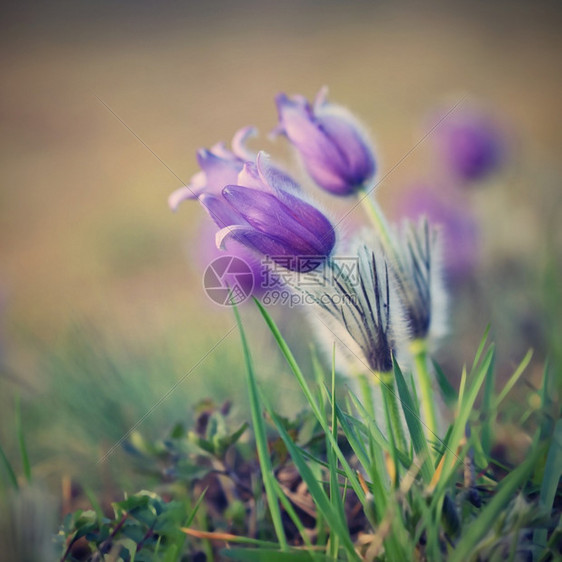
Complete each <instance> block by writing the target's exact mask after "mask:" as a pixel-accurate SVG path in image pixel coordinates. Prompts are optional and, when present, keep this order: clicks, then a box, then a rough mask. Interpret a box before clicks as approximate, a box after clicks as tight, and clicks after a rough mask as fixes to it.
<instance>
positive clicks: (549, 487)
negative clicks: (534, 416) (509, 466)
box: [533, 420, 562, 547]
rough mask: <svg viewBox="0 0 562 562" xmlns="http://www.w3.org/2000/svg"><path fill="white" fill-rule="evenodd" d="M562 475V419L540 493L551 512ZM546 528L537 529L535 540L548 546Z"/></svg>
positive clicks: (540, 499) (549, 453)
mask: <svg viewBox="0 0 562 562" xmlns="http://www.w3.org/2000/svg"><path fill="white" fill-rule="evenodd" d="M561 476H562V420H558V421H557V422H556V426H555V427H554V435H553V436H552V442H551V443H550V448H549V450H548V455H547V457H546V464H545V467H544V475H543V480H542V484H541V491H540V495H539V507H540V508H542V509H544V510H545V511H546V512H548V513H549V512H550V511H551V509H552V505H553V504H554V498H555V496H556V491H557V489H558V483H559V482H560V477H561ZM546 539H547V532H546V529H536V530H535V532H534V535H533V540H534V542H535V543H536V544H538V545H539V546H541V547H545V546H546Z"/></svg>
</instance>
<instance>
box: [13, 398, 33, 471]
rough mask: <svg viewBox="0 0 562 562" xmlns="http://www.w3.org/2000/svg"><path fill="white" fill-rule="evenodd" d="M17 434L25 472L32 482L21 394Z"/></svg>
mask: <svg viewBox="0 0 562 562" xmlns="http://www.w3.org/2000/svg"><path fill="white" fill-rule="evenodd" d="M16 434H17V438H18V444H19V448H20V454H21V464H22V468H23V474H24V476H25V478H26V480H27V481H28V482H31V463H30V462H29V455H28V454H27V445H26V443H25V435H24V432H23V423H22V416H21V401H20V398H19V396H18V397H17V398H16Z"/></svg>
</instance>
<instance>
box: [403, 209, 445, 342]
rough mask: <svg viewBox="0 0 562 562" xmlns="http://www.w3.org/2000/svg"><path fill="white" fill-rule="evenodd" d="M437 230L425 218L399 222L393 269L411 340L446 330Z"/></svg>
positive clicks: (439, 242) (437, 335)
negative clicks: (397, 252)
mask: <svg viewBox="0 0 562 562" xmlns="http://www.w3.org/2000/svg"><path fill="white" fill-rule="evenodd" d="M439 234H440V231H439V230H438V228H436V227H435V226H432V225H430V224H429V222H428V220H427V219H426V218H422V219H419V220H418V221H417V222H411V221H407V220H406V221H404V222H403V223H402V228H401V231H400V237H399V255H398V260H397V262H396V263H395V267H394V273H395V281H396V290H397V293H398V295H399V297H400V300H401V303H402V307H403V309H404V313H405V316H406V320H407V322H408V332H409V339H410V340H411V341H415V340H423V341H425V340H427V339H428V337H431V339H432V340H437V339H439V338H440V337H441V336H443V335H444V333H445V331H446V325H445V307H446V296H445V294H446V293H445V289H444V286H443V276H442V275H441V240H440V237H439Z"/></svg>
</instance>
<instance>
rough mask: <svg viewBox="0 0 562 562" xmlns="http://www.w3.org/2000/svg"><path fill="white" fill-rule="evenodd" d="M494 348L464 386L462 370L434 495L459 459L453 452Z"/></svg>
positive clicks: (490, 360)
mask: <svg viewBox="0 0 562 562" xmlns="http://www.w3.org/2000/svg"><path fill="white" fill-rule="evenodd" d="M494 351H495V348H494V346H493V345H491V346H490V348H489V349H488V351H487V352H486V355H485V356H484V359H483V360H482V363H481V365H480V366H479V367H477V369H476V373H471V377H470V378H471V383H470V385H469V386H468V387H466V382H465V381H466V377H465V376H464V371H463V380H462V381H461V392H459V400H460V403H459V406H458V412H457V415H456V418H455V422H454V424H453V429H452V431H451V435H450V438H449V441H448V445H447V450H446V451H445V460H444V465H443V471H442V473H441V476H440V479H439V482H438V483H437V486H436V497H439V495H440V494H441V493H442V491H443V490H444V489H445V487H446V486H447V485H448V483H449V478H450V477H451V476H452V474H453V472H454V470H455V469H456V467H457V465H458V463H459V462H461V461H460V459H459V457H458V456H457V453H456V452H455V451H456V450H457V449H458V448H459V446H460V444H461V441H462V439H463V436H464V434H465V430H466V424H467V422H468V418H469V417H470V414H471V412H472V410H473V407H474V403H475V402H476V397H477V396H478V393H479V392H480V389H481V388H482V385H483V383H484V379H485V378H486V375H488V373H489V370H490V367H491V365H492V364H493V359H494Z"/></svg>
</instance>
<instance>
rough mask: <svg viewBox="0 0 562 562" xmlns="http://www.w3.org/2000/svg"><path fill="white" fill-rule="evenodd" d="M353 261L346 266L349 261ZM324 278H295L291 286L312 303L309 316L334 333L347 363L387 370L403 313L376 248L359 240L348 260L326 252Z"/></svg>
mask: <svg viewBox="0 0 562 562" xmlns="http://www.w3.org/2000/svg"><path fill="white" fill-rule="evenodd" d="M351 263H353V266H352V267H350V264H351ZM325 267H326V272H325V276H326V277H327V279H328V282H327V283H326V284H323V285H319V284H316V285H314V284H312V283H299V282H297V283H295V284H294V288H295V290H296V291H298V292H300V293H304V294H305V295H307V297H309V299H310V300H311V301H312V302H313V303H315V305H316V306H315V308H314V311H313V314H312V317H313V318H315V319H317V320H318V321H319V322H320V325H324V327H326V328H327V330H328V333H327V335H328V336H329V337H330V339H331V338H332V337H334V336H335V338H336V341H337V342H338V344H341V345H340V346H339V350H340V352H341V353H342V355H343V357H344V358H345V360H346V363H347V364H348V367H350V368H352V369H353V370H357V371H358V372H361V371H364V370H365V369H366V368H369V369H372V370H373V371H375V372H376V373H387V372H390V371H392V355H393V352H394V350H395V348H396V346H397V344H398V340H399V339H401V338H402V337H403V333H404V317H403V312H402V307H401V303H400V301H399V299H398V294H397V292H396V290H395V287H394V283H393V277H392V273H391V272H390V271H389V267H388V265H387V263H386V261H385V260H384V258H383V256H382V255H381V254H380V253H378V252H377V253H376V252H375V251H373V249H371V248H369V247H368V246H366V245H365V244H363V243H360V245H359V246H358V247H357V248H356V250H355V251H354V255H353V257H352V261H351V262H350V260H349V257H348V258H347V259H346V260H344V261H343V262H340V261H339V260H338V258H337V257H336V258H330V259H328V260H327V261H326V264H325Z"/></svg>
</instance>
